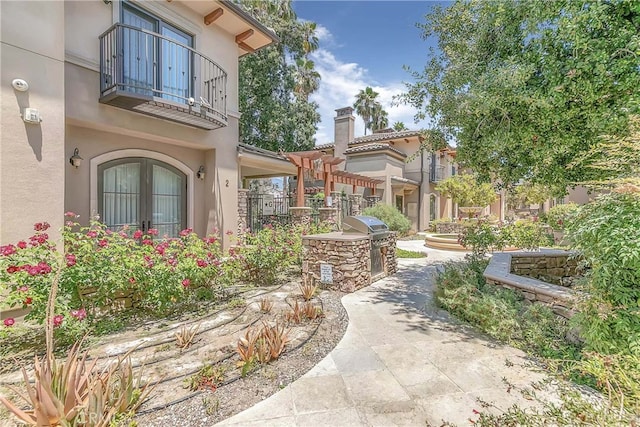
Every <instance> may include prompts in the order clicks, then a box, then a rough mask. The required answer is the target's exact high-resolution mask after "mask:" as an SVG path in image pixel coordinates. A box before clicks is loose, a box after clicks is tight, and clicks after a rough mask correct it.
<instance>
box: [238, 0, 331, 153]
mask: <svg viewBox="0 0 640 427" xmlns="http://www.w3.org/2000/svg"><path fill="white" fill-rule="evenodd" d="M239 3H240V5H241V6H242V7H244V8H245V9H246V10H248V11H249V12H250V13H251V14H252V15H253V16H255V17H256V18H258V20H260V22H262V23H263V24H265V25H266V26H267V27H269V28H271V29H273V30H274V32H275V33H276V34H277V35H278V37H279V38H280V40H281V41H280V43H276V44H274V45H271V46H268V47H266V48H264V49H261V50H259V51H257V52H254V53H252V54H249V55H245V56H244V57H242V58H241V59H240V65H239V68H240V69H239V72H240V75H239V98H240V113H241V118H240V138H241V140H242V142H244V143H246V144H250V145H255V146H258V147H261V148H265V149H268V150H273V151H278V150H284V151H300V150H308V149H311V148H312V147H313V146H314V145H315V138H314V135H315V132H316V130H317V124H318V122H319V121H320V115H319V114H318V111H317V109H318V105H317V104H316V103H315V102H310V101H309V95H310V94H311V93H313V92H314V91H315V90H317V89H318V85H319V81H320V75H319V74H318V72H317V71H316V70H315V65H314V63H313V61H311V60H310V59H309V54H310V53H311V52H313V51H314V50H316V49H317V48H318V38H317V36H316V24H315V23H313V22H308V21H299V20H298V19H297V17H296V15H295V13H294V11H293V9H292V8H291V0H240V1H239Z"/></svg>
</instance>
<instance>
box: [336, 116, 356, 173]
mask: <svg viewBox="0 0 640 427" xmlns="http://www.w3.org/2000/svg"><path fill="white" fill-rule="evenodd" d="M333 120H334V134H333V142H334V143H335V149H334V156H335V157H341V158H344V152H345V151H347V148H349V143H350V142H353V138H354V137H353V135H354V128H355V122H356V118H355V117H354V116H353V108H351V107H344V108H338V109H337V110H336V116H335V117H334V119H333ZM343 165H344V163H343Z"/></svg>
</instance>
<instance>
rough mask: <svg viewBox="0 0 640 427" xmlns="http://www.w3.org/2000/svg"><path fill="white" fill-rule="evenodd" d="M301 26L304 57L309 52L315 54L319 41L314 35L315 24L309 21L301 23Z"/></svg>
mask: <svg viewBox="0 0 640 427" xmlns="http://www.w3.org/2000/svg"><path fill="white" fill-rule="evenodd" d="M301 26H302V50H303V51H304V54H305V56H307V55H309V54H310V53H311V52H315V51H316V50H317V49H318V46H319V41H318V36H317V35H316V28H317V26H316V23H315V22H311V21H305V22H302V23H301Z"/></svg>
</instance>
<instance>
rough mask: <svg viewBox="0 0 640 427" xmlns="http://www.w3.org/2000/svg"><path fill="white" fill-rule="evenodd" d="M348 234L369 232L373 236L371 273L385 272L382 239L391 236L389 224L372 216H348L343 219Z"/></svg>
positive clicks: (343, 228)
mask: <svg viewBox="0 0 640 427" xmlns="http://www.w3.org/2000/svg"><path fill="white" fill-rule="evenodd" d="M342 230H343V233H346V234H367V235H369V236H370V238H371V275H372V276H375V275H377V274H380V273H382V272H384V262H383V258H382V256H383V255H382V251H381V250H380V248H381V247H382V246H383V244H382V241H383V240H384V239H385V238H386V237H388V236H389V227H387V224H385V223H384V222H382V221H380V220H379V219H378V218H374V217H372V216H348V217H346V218H345V219H344V220H343V221H342Z"/></svg>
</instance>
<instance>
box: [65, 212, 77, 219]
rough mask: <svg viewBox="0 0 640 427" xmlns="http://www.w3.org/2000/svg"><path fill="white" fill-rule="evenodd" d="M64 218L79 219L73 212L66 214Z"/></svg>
mask: <svg viewBox="0 0 640 427" xmlns="http://www.w3.org/2000/svg"><path fill="white" fill-rule="evenodd" d="M64 216H66V217H67V218H77V217H78V215H76V214H75V212H71V211H67V212H65V213H64Z"/></svg>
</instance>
